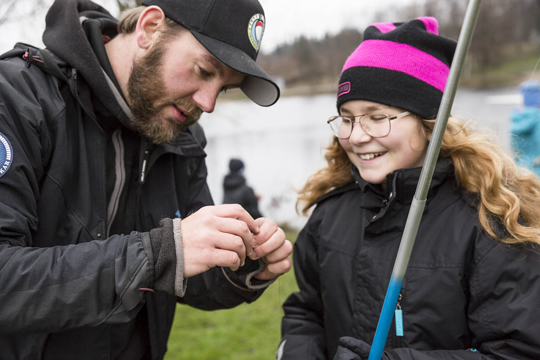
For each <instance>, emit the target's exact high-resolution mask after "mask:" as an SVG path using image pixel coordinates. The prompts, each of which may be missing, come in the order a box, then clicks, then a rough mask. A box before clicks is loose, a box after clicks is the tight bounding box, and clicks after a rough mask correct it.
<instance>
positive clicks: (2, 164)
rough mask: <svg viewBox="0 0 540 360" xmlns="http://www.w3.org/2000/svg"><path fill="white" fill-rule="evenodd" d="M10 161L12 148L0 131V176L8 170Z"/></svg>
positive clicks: (11, 159)
mask: <svg viewBox="0 0 540 360" xmlns="http://www.w3.org/2000/svg"><path fill="white" fill-rule="evenodd" d="M12 162H13V148H12V147H11V143H10V142H9V140H8V139H7V137H5V135H4V134H2V133H0V177H2V176H4V174H5V173H6V172H7V171H8V170H9V167H10V166H11V163H12Z"/></svg>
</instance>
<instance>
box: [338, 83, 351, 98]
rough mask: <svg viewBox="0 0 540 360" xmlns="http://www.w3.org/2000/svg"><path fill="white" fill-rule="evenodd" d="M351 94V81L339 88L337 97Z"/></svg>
mask: <svg viewBox="0 0 540 360" xmlns="http://www.w3.org/2000/svg"><path fill="white" fill-rule="evenodd" d="M349 92H351V83H350V82H349V81H347V82H344V83H343V84H340V85H339V86H338V88H337V97H340V96H341V95H345V94H348V93H349Z"/></svg>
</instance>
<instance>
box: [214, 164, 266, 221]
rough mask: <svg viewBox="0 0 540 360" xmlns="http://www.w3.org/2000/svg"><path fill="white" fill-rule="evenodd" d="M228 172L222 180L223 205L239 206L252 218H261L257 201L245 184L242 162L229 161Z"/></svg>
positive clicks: (251, 190)
mask: <svg viewBox="0 0 540 360" xmlns="http://www.w3.org/2000/svg"><path fill="white" fill-rule="evenodd" d="M229 171H230V172H229V173H228V174H227V175H225V178H224V179H223V203H224V204H240V205H242V207H243V208H244V209H245V210H246V211H247V212H248V213H249V215H251V217H252V218H254V219H257V218H260V217H262V214H261V212H260V211H259V199H257V196H256V195H255V192H254V191H253V189H252V188H251V187H249V186H248V185H247V184H246V178H245V177H244V175H243V172H244V163H243V162H242V160H240V159H231V160H230V161H229Z"/></svg>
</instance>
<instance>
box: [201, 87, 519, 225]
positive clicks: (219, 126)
mask: <svg viewBox="0 0 540 360" xmlns="http://www.w3.org/2000/svg"><path fill="white" fill-rule="evenodd" d="M519 106H520V95H519V90H518V89H517V88H505V89H497V90H490V91H473V90H465V89H460V90H458V92H457V94H456V98H455V101H454V106H453V108H452V114H453V115H455V116H457V117H459V118H462V119H471V121H472V122H473V123H474V124H478V125H480V126H487V127H488V128H489V129H491V130H492V131H494V132H495V133H496V134H497V135H498V137H499V139H500V142H501V144H502V145H503V146H504V147H505V148H507V149H509V146H510V139H509V115H510V111H511V109H512V108H516V107H519ZM335 113H336V108H335V96H334V95H317V96H311V97H283V98H281V99H280V100H279V101H278V102H277V103H276V104H275V105H274V106H271V107H269V108H263V107H260V106H258V105H255V104H254V103H252V102H251V101H249V100H245V101H227V102H225V101H223V102H220V103H219V104H218V106H216V110H215V111H214V113H212V114H205V115H203V117H202V118H201V124H202V125H203V127H204V129H205V132H206V136H207V139H208V145H207V147H206V152H207V154H208V157H207V165H208V172H209V176H208V184H209V186H210V190H211V192H212V195H213V197H214V201H215V202H216V204H220V203H221V201H222V199H223V188H222V181H223V177H224V176H225V175H226V174H227V172H228V164H229V159H230V158H231V157H237V158H240V159H242V160H243V161H244V163H245V165H246V167H245V176H246V179H247V182H248V184H249V185H250V186H251V187H253V188H254V189H255V191H256V192H258V193H259V194H260V195H261V196H262V198H261V200H260V204H259V205H260V209H261V212H262V213H263V215H264V216H266V217H270V218H272V219H274V220H275V221H276V222H278V223H288V224H290V225H291V226H294V227H296V228H300V227H301V226H302V225H303V224H304V223H305V222H306V220H307V219H306V218H305V217H301V216H299V215H297V214H296V211H295V202H296V193H295V192H294V189H295V188H300V187H302V186H303V184H305V182H306V180H307V178H308V177H309V176H310V175H311V174H313V173H314V172H315V171H316V170H318V169H320V168H321V167H323V166H325V161H324V157H323V154H324V151H323V149H324V147H325V146H326V145H327V144H328V143H329V142H330V140H331V138H332V135H331V132H330V128H329V126H328V124H327V123H326V120H327V119H328V118H329V117H330V116H331V115H334V114H335Z"/></svg>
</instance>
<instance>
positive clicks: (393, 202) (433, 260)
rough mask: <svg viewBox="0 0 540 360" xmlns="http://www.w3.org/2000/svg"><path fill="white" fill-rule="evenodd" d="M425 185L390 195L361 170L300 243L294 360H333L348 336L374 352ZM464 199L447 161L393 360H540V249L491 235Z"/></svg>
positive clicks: (400, 182) (401, 187) (409, 173)
mask: <svg viewBox="0 0 540 360" xmlns="http://www.w3.org/2000/svg"><path fill="white" fill-rule="evenodd" d="M354 170H356V169H354ZM419 175H420V168H415V169H405V170H397V171H395V172H394V173H392V174H389V175H388V177H387V189H388V190H387V191H386V193H384V194H383V193H381V192H379V191H378V190H376V189H375V188H374V187H373V186H372V185H370V184H367V183H366V182H364V181H363V180H362V179H360V177H359V175H358V172H357V171H355V176H356V179H357V183H353V184H350V185H348V186H345V187H343V188H340V189H337V190H334V191H332V192H331V193H329V194H327V195H326V196H324V197H323V198H321V199H320V200H319V201H318V204H317V207H316V208H315V210H314V212H313V214H312V216H311V218H310V219H309V222H308V223H307V225H306V226H305V227H304V229H303V230H302V232H301V233H300V235H299V237H298V240H297V241H296V244H295V249H294V268H295V272H296V278H297V281H298V285H299V288H300V291H299V292H296V293H293V294H292V295H291V296H290V297H289V298H288V299H287V301H286V302H285V304H284V306H283V308H284V311H285V316H284V318H283V322H282V333H283V340H282V347H281V348H280V350H279V351H278V353H279V352H280V351H283V355H282V359H332V358H333V357H334V354H335V352H336V348H337V346H338V340H339V338H340V337H341V336H353V337H355V338H358V339H361V340H363V341H365V342H366V343H368V344H371V343H372V341H373V337H374V334H375V329H376V327H377V322H378V319H379V314H380V311H381V308H382V304H383V300H384V297H385V294H386V289H387V286H388V283H389V280H390V276H391V272H392V269H393V264H394V259H395V257H396V254H397V251H398V247H399V243H400V240H401V236H402V233H403V229H404V226H405V222H406V219H407V215H408V212H409V209H410V205H411V201H412V199H413V195H414V192H415V190H416V184H417V182H418V178H419ZM456 189H457V186H456V183H455V180H454V175H453V166H452V164H451V162H450V161H449V160H445V161H441V162H439V163H438V164H437V167H436V170H435V174H434V177H433V181H432V184H431V187H430V191H429V194H428V198H427V204H426V207H425V211H424V214H423V218H422V221H421V224H420V228H419V230H418V235H417V238H416V242H415V245H414V249H413V252H412V255H411V259H410V263H409V266H408V269H407V272H406V275H405V279H404V282H403V288H402V290H401V296H400V302H399V304H398V306H399V307H400V308H401V310H402V314H403V329H404V333H403V336H396V329H395V322H393V324H392V327H391V329H390V334H389V337H388V340H387V344H386V348H387V354H388V356H389V357H390V358H391V359H393V360H397V359H403V360H405V359H411V360H412V359H415V360H427V359H433V360H436V359H441V360H442V359H453V360H457V359H471V360H472V359H478V360H480V359H486V360H487V359H493V360H494V359H497V360H500V359H507V360H510V359H513V360H516V359H529V360H531V359H540V327H539V322H538V321H539V320H538V319H540V301H539V299H540V256H539V249H538V248H525V247H524V246H510V245H505V244H503V243H501V242H498V241H495V240H494V239H492V238H490V237H489V236H487V235H486V233H485V232H484V231H483V230H482V228H481V226H480V224H479V221H478V216H477V210H476V208H475V206H474V201H475V199H472V198H471V199H469V197H468V195H464V194H463V193H461V192H460V191H458V190H456ZM390 349H392V350H390ZM474 349H476V350H477V351H478V352H476V351H474Z"/></svg>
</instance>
